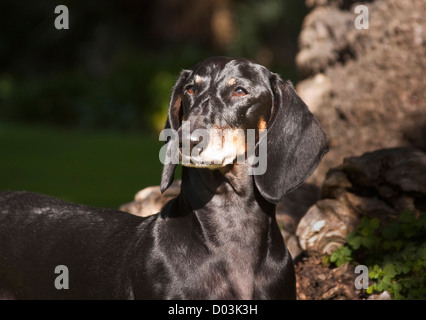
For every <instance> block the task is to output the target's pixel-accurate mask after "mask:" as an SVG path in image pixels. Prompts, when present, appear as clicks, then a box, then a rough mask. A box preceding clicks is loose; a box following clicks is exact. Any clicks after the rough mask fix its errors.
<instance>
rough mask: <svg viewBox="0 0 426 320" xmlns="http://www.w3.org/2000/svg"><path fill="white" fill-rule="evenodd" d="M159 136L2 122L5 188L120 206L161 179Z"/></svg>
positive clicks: (0, 164)
mask: <svg viewBox="0 0 426 320" xmlns="http://www.w3.org/2000/svg"><path fill="white" fill-rule="evenodd" d="M161 146H162V142H160V141H158V138H157V137H156V136H154V135H153V136H149V135H146V134H145V135H144V134H117V133H104V132H84V131H76V130H65V129H61V128H54V127H46V126H34V125H24V124H11V123H0V191H4V190H26V191H32V192H38V193H45V194H49V195H52V196H55V197H58V198H61V199H64V200H67V201H72V202H78V203H84V204H89V205H93V206H100V207H107V208H118V207H119V206H120V205H121V204H123V203H125V202H129V201H131V200H132V199H133V197H134V195H135V193H136V192H137V191H139V190H140V189H142V188H144V187H146V186H150V185H158V184H160V178H161V168H162V164H161V163H160V161H159V159H158V153H159V150H160V148H161Z"/></svg>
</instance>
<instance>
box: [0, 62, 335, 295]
mask: <svg viewBox="0 0 426 320" xmlns="http://www.w3.org/2000/svg"><path fill="white" fill-rule="evenodd" d="M184 122H185V123H187V124H188V125H189V127H188V128H189V133H190V135H189V136H188V134H186V137H185V133H184V130H183V129H182V127H183V123H184ZM165 129H168V130H171V131H173V132H175V133H176V137H177V138H176V139H174V140H173V139H171V136H169V137H168V139H166V140H165V141H166V144H165V148H166V152H165V154H166V156H167V155H170V154H177V155H178V159H179V161H180V162H182V163H183V162H184V161H183V160H185V161H186V164H183V165H182V184H181V192H180V194H179V196H177V197H176V198H175V199H172V200H170V201H169V202H168V203H167V204H166V205H165V206H164V207H163V208H162V210H161V211H160V212H159V213H158V214H155V215H152V216H149V217H144V218H142V217H138V216H135V215H132V214H129V213H125V212H121V211H118V210H111V209H101V208H94V207H90V206H86V205H80V204H73V203H68V202H65V201H62V200H59V199H55V198H52V197H50V196H47V195H40V194H35V193H28V192H16V191H7V192H2V193H0V292H2V294H3V296H5V297H11V298H16V299H295V298H296V286H295V272H294V266H293V261H292V258H291V256H290V254H289V252H288V250H287V248H286V246H285V243H284V240H283V238H282V236H281V233H280V229H279V227H278V224H277V222H276V219H275V206H276V204H277V202H279V201H280V199H281V198H282V196H283V195H284V194H286V193H289V192H291V191H292V190H294V189H296V188H297V187H298V186H300V185H301V184H302V183H303V182H304V181H305V180H306V179H307V178H308V177H309V176H310V175H311V174H312V172H313V171H314V170H315V168H316V167H317V165H318V164H319V162H320V160H321V158H322V157H323V155H324V154H325V153H326V152H327V138H326V135H325V133H324V132H323V130H322V128H321V126H320V124H319V123H318V121H317V120H316V119H315V117H314V116H313V115H312V113H311V112H310V111H309V109H308V107H307V106H306V105H305V104H304V102H303V101H302V100H301V98H300V97H299V96H298V95H297V94H296V92H295V90H294V88H293V86H292V85H291V83H290V82H289V81H283V80H282V79H281V78H280V76H279V75H277V74H275V73H272V72H271V71H269V70H268V69H267V68H265V67H263V66H261V65H259V64H256V63H254V62H252V61H250V60H247V59H243V58H228V57H212V58H209V59H207V60H205V61H203V62H201V63H199V64H197V65H196V66H195V67H193V68H192V69H191V70H183V71H182V72H181V74H180V76H179V78H178V80H177V82H176V84H175V86H174V88H173V91H172V94H171V100H170V106H169V112H168V119H167V123H166V126H165ZM198 129H204V130H207V132H210V131H211V130H212V129H215V130H228V132H230V133H231V136H232V139H224V138H223V137H225V136H223V137H222V140H220V139H219V145H220V141H222V142H224V141H225V142H224V144H226V143H227V144H228V146H229V145H232V146H234V147H235V148H234V150H235V152H234V153H232V152H231V153H230V152H228V151H223V150H229V148H225V147H224V146H223V145H222V147H223V148H222V149H221V148H220V147H217V145H218V144H217V143H216V144H212V143H211V142H210V141H209V142H207V141H202V140H204V138H203V139H201V138H200V136H196V135H195V136H193V135H191V132H195V131H196V130H198ZM209 130H210V131H209ZM247 130H254V131H255V135H254V142H255V143H251V144H249V143H248V141H247V140H246V139H236V138H235V135H234V134H235V132H239V133H241V132H246V131H247ZM260 132H262V133H263V132H266V133H267V134H266V135H264V134H260ZM201 136H202V135H201ZM187 138H189V150H190V151H194V150H195V151H197V152H196V153H194V154H192V153H190V154H185V153H184V152H183V148H184V144H185V141H183V140H185V139H187ZM172 140H173V141H175V142H176V141H177V143H172ZM226 140H227V142H226ZM203 142H204V144H203V145H202V146H203V148H201V147H200V145H201V144H202V143H203ZM216 142H217V141H216ZM261 146H263V147H265V148H264V149H262V148H261ZM173 148H175V150H172V149H173ZM231 149H232V148H231ZM261 150H266V154H264V155H263V156H264V161H263V163H260V161H258V162H257V163H251V162H250V161H249V160H250V159H249V158H245V159H243V158H242V157H240V156H242V155H244V154H245V153H249V152H253V154H254V156H255V157H256V156H257V157H259V159H260V156H261V155H260V154H259V153H261V152H260V151H261ZM237 158H238V159H239V160H240V161H237ZM169 160H170V159H169ZM256 165H257V167H260V166H262V167H263V169H261V170H260V172H261V173H260V174H256V173H253V170H254V169H255V167H256ZM176 166H177V163H176V161H168V162H167V161H165V164H164V167H163V172H162V177H161V191H162V192H164V191H165V190H166V189H167V188H168V187H169V186H170V184H171V183H172V182H173V179H174V172H175V169H176ZM265 168H266V170H265ZM58 266H60V267H61V268H65V269H63V270H66V271H67V273H66V276H67V278H66V279H67V283H66V287H65V286H62V287H61V286H60V285H59V288H58V285H57V280H58V277H60V276H61V275H62V276H65V273H64V274H60V273H59V274H58V272H57V268H58ZM64 279H65V278H64ZM64 279H62V280H61V281H62V284H64V283H65V280H64ZM59 282H60V281H59Z"/></svg>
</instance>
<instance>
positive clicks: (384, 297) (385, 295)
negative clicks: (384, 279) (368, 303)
mask: <svg viewBox="0 0 426 320" xmlns="http://www.w3.org/2000/svg"><path fill="white" fill-rule="evenodd" d="M367 300H392V298H391V296H390V294H389V292H388V291H386V290H385V291H383V292H382V293H380V294H372V295H370V296H369V297H368V299H367Z"/></svg>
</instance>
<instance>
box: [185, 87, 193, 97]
mask: <svg viewBox="0 0 426 320" xmlns="http://www.w3.org/2000/svg"><path fill="white" fill-rule="evenodd" d="M186 92H188V93H189V94H190V95H193V94H194V92H195V88H194V86H188V87H186Z"/></svg>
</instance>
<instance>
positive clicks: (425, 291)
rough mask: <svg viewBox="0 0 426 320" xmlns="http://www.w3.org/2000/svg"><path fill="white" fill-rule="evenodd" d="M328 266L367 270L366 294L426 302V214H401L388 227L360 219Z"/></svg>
mask: <svg viewBox="0 0 426 320" xmlns="http://www.w3.org/2000/svg"><path fill="white" fill-rule="evenodd" d="M346 241H347V243H346V244H345V245H344V246H342V247H340V248H338V249H337V250H335V251H334V252H333V253H332V254H331V256H330V262H332V263H334V264H335V265H337V266H340V265H341V264H343V263H346V262H351V263H354V264H363V265H367V266H368V270H369V278H370V279H371V280H373V284H372V285H370V286H369V287H368V289H367V290H366V293H367V294H371V293H373V292H383V291H384V290H387V291H389V292H390V294H391V295H392V297H393V298H394V299H425V298H426V213H422V214H420V215H419V216H416V215H415V214H414V212H412V211H404V212H402V213H401V214H400V215H399V216H398V217H397V218H394V219H392V220H391V221H390V222H388V223H382V224H381V223H380V221H379V220H378V219H377V218H367V217H363V218H362V220H361V223H360V224H359V226H358V227H357V229H356V230H355V231H354V232H352V233H349V234H348V235H347V238H346Z"/></svg>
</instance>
